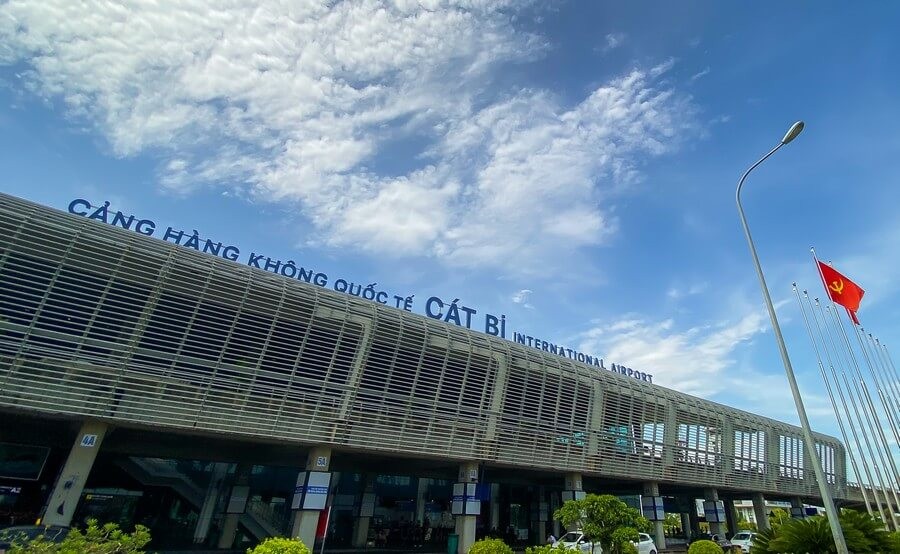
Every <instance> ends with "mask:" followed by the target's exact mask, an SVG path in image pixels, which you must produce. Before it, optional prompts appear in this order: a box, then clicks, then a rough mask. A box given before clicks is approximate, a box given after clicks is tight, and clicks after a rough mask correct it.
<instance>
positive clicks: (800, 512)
mask: <svg viewBox="0 0 900 554" xmlns="http://www.w3.org/2000/svg"><path fill="white" fill-rule="evenodd" d="M791 517H792V518H794V519H803V518H805V517H806V510H805V509H804V507H803V499H802V498H800V497H799V496H793V497H791Z"/></svg>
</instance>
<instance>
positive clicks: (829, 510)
mask: <svg viewBox="0 0 900 554" xmlns="http://www.w3.org/2000/svg"><path fill="white" fill-rule="evenodd" d="M802 130H803V122H802V121H798V122H796V123H794V124H793V125H791V128H790V129H789V130H788V132H787V133H786V134H785V135H784V137H783V138H782V139H781V142H779V143H778V145H777V146H775V148H773V149H772V150H770V151H769V153H768V154H766V155H765V156H763V157H762V158H760V159H759V161H757V162H756V163H755V164H753V165H751V166H750V168H749V169H748V170H747V171H745V172H744V174H743V175H742V176H741V180H740V181H738V185H737V189H735V192H734V200H735V203H736V204H737V209H738V215H739V216H740V218H741V226H742V227H743V228H744V237H745V238H746V239H747V246H749V247H750V256H751V257H752V258H753V267H754V269H756V277H757V278H758V279H759V287H760V289H762V295H763V300H765V303H766V309H767V310H768V312H769V319H770V320H771V322H772V330H773V331H774V333H775V341H776V342H777V343H778V351H779V353H780V354H781V361H782V363H783V364H784V372H785V374H786V376H787V380H788V384H789V385H790V387H791V394H792V395H793V397H794V404H795V405H796V406H797V416H798V417H799V419H800V428H801V430H802V432H803V440H804V441H805V442H806V448H807V451H808V452H809V453H810V456H809V460H810V463H811V464H812V466H813V473H814V474H815V476H816V481H817V482H818V485H819V492H820V494H821V495H822V503H823V504H824V507H825V514H826V515H827V516H828V525H829V526H830V527H831V534H832V537H833V538H834V544H835V547H836V549H837V554H849V551H848V550H847V542H846V540H845V539H844V531H843V529H841V522H840V519H838V515H839V514H838V511H837V508H836V507H835V504H834V499H833V498H832V497H831V490H830V489H829V485H828V481H826V480H825V475H824V473H823V472H822V464H821V461H820V460H819V456H818V455H816V440H815V438H813V434H812V431H811V430H810V426H809V418H808V417H807V416H806V408H805V407H804V406H803V397H801V396H800V389H799V387H797V379H796V377H794V368H793V366H791V358H790V356H789V355H788V351H787V346H786V345H785V343H784V336H782V334H781V327H779V325H778V317H777V316H776V315H775V306H774V305H772V297H771V296H770V295H769V287H768V286H767V285H766V278H765V276H764V275H763V270H762V266H761V265H760V263H759V256H758V255H757V254H756V246H755V245H754V244H753V237H752V236H751V235H750V227H749V225H748V224H747V217H746V216H745V215H744V207H743V206H742V205H741V188H742V187H743V186H744V181H746V180H747V176H748V175H750V172H751V171H753V170H754V169H756V168H757V167H758V166H759V164H761V163H763V162H764V161H766V160H767V159H769V156H771V155H772V154H774V153H775V152H777V151H778V149H780V148H781V147H782V146H784V145H785V144H787V143H789V142H791V141H792V140H794V139H795V138H797V135H799V134H800V132H801V131H802Z"/></svg>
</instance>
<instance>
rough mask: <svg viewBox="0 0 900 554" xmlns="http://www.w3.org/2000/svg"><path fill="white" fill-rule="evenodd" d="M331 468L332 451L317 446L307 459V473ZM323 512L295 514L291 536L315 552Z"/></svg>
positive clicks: (310, 511) (302, 511) (297, 512)
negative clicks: (317, 529)
mask: <svg viewBox="0 0 900 554" xmlns="http://www.w3.org/2000/svg"><path fill="white" fill-rule="evenodd" d="M330 467H331V449H330V448H328V447H326V446H317V447H315V448H313V449H312V450H310V451H309V455H308V456H307V458H306V470H305V471H328V468H330ZM321 513H322V511H321V510H302V509H298V510H297V511H296V512H294V522H293V524H292V525H291V536H292V537H297V538H299V539H300V540H301V541H303V544H305V545H306V546H307V547H309V549H310V550H313V549H314V548H315V545H316V528H317V527H318V526H319V515H320V514H321Z"/></svg>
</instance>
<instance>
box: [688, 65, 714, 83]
mask: <svg viewBox="0 0 900 554" xmlns="http://www.w3.org/2000/svg"><path fill="white" fill-rule="evenodd" d="M709 72H710V69H709V66H706V67H705V68H704V69H703V70H702V71H698V72H697V73H694V74H693V75H691V81H696V80H697V79H700V78H702V77H705V76H707V75H709Z"/></svg>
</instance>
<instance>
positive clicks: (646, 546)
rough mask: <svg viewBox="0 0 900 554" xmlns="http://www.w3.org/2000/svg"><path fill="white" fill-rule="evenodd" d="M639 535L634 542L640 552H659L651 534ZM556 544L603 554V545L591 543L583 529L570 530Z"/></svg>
mask: <svg viewBox="0 0 900 554" xmlns="http://www.w3.org/2000/svg"><path fill="white" fill-rule="evenodd" d="M638 536H639V539H638V542H635V543H632V544H634V546H635V547H636V548H637V551H638V554H657V549H656V543H655V542H653V538H652V537H650V535H648V534H647V533H639V534H638ZM555 544H556V545H557V546H563V547H565V548H568V549H571V550H578V551H580V552H582V553H586V554H603V547H601V546H600V543H593V544H591V541H590V540H588V539H587V538H586V537H585V536H584V533H582V532H581V531H570V532H568V533H566V534H565V535H563V536H562V537H560V538H559V540H558V541H557V542H556V543H555Z"/></svg>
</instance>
